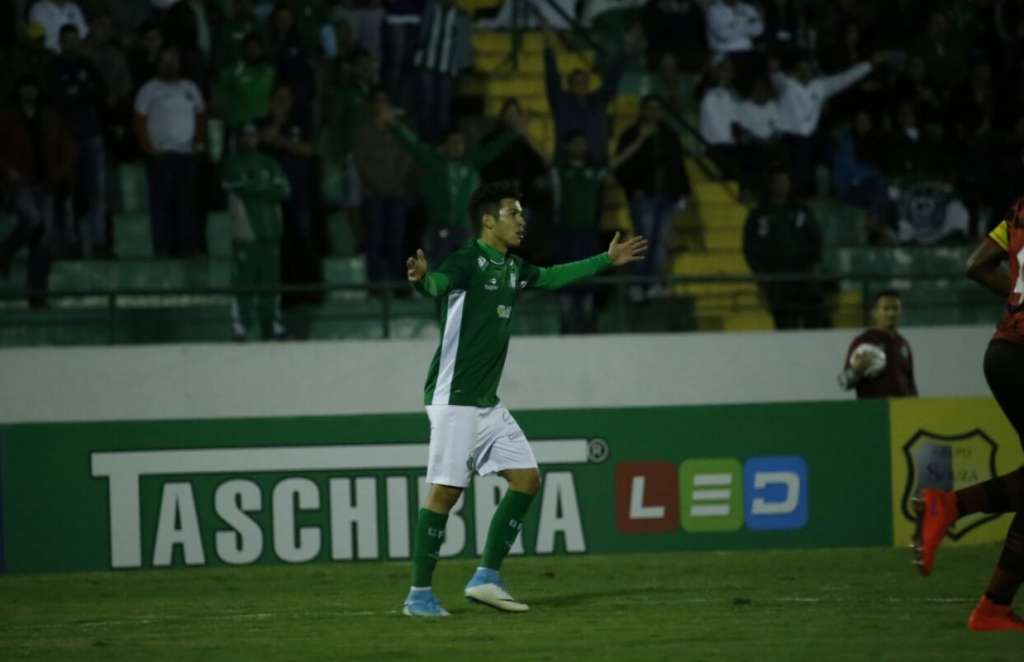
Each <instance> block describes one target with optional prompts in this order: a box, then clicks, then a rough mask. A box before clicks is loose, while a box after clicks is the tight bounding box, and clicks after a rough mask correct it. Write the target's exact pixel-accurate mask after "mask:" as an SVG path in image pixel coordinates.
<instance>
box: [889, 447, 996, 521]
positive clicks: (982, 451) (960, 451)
mask: <svg viewBox="0 0 1024 662" xmlns="http://www.w3.org/2000/svg"><path fill="white" fill-rule="evenodd" d="M903 457H904V458H905V459H906V462H907V482H906V485H905V486H904V488H903V500H902V502H901V510H902V511H903V516H904V517H906V518H907V520H909V521H911V522H913V521H915V520H916V514H915V512H914V508H913V499H914V498H915V497H917V496H920V494H921V490H922V489H923V488H926V487H929V488H934V489H939V490H946V491H949V490H958V489H960V488H962V487H966V486H967V485H974V484H976V483H980V482H983V481H986V480H989V479H991V478H993V477H994V476H995V475H996V442H994V441H992V439H991V438H990V437H989V436H988V435H987V434H985V433H984V432H983V431H982V430H979V429H977V428H975V429H974V430H971V431H969V432H965V433H963V434H957V435H943V434H937V433H935V432H929V431H928V430H923V429H922V430H918V431H917V432H916V433H915V434H914V436H913V437H911V438H910V441H908V442H907V443H906V444H904V445H903ZM997 517H999V515H992V514H987V515H986V514H984V513H978V514H975V515H968V516H966V517H963V518H961V519H959V520H957V522H956V523H955V524H953V526H951V527H950V528H949V533H948V534H947V535H949V537H950V538H952V539H953V540H959V539H960V538H962V537H964V536H965V535H966V534H967V533H969V532H970V531H971V530H972V529H976V528H977V527H979V526H981V525H982V524H984V523H986V522H988V521H991V520H993V519H995V518H997Z"/></svg>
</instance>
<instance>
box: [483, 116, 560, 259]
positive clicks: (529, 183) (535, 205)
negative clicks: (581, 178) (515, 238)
mask: <svg viewBox="0 0 1024 662" xmlns="http://www.w3.org/2000/svg"><path fill="white" fill-rule="evenodd" d="M525 122H526V115H525V114H524V113H523V109H522V108H521V107H520V105H519V101H517V100H516V99H514V98H513V99H506V100H505V102H504V103H503V104H502V106H501V111H500V112H499V113H498V120H497V122H496V123H495V126H494V128H493V129H492V130H491V131H490V132H489V133H488V134H487V135H485V136H484V138H483V140H482V142H484V143H489V142H491V141H492V140H497V139H498V138H500V137H501V135H502V134H503V133H505V132H506V131H517V132H518V130H519V127H521V126H524V125H525ZM547 172H548V164H547V160H546V159H545V158H544V155H543V153H542V151H541V149H540V148H539V147H538V146H537V145H536V143H535V142H534V141H533V138H532V137H531V136H530V134H529V132H523V133H521V134H519V136H518V138H517V139H516V141H515V142H513V143H512V144H511V145H509V146H508V147H506V148H505V150H504V151H502V152H501V153H500V154H498V156H497V157H495V159H494V160H493V161H491V162H490V163H489V164H487V165H485V166H484V167H483V168H481V169H480V178H481V181H482V182H483V183H484V184H487V183H491V182H507V181H514V182H516V184H518V187H519V192H520V195H521V196H522V197H521V198H520V201H521V202H522V204H523V216H524V217H525V218H526V223H527V226H528V227H529V232H527V233H526V237H525V238H524V239H523V243H522V245H521V246H520V247H519V254H520V255H521V256H522V257H523V259H525V260H527V261H528V262H533V263H534V264H548V263H549V262H550V260H549V258H550V248H551V246H550V245H551V243H552V237H551V236H550V235H551V221H550V218H549V216H550V208H549V207H550V201H549V200H548V197H547V195H546V191H544V190H543V189H544V186H543V185H542V184H543V182H544V180H545V176H546V175H547Z"/></svg>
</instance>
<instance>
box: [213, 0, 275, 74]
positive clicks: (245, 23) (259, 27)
mask: <svg viewBox="0 0 1024 662" xmlns="http://www.w3.org/2000/svg"><path fill="white" fill-rule="evenodd" d="M225 4H226V3H225ZM223 13H224V15H225V16H230V18H229V19H228V20H226V21H224V22H223V23H222V24H221V26H220V36H219V38H218V39H217V42H218V43H219V44H220V49H219V51H220V52H219V60H220V62H219V66H218V68H219V69H221V70H224V69H228V68H230V67H232V66H234V65H235V64H236V63H237V62H239V61H240V60H241V59H242V57H243V54H244V53H245V42H246V40H247V39H248V38H249V36H250V35H252V34H257V35H259V37H260V38H261V39H264V38H266V35H265V34H264V33H265V32H266V28H265V27H264V25H263V24H262V23H261V22H260V20H259V19H258V18H257V17H256V12H255V11H254V9H253V2H252V0H234V4H233V9H232V10H231V11H230V12H228V11H225V12H223Z"/></svg>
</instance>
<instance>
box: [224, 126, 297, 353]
mask: <svg viewBox="0 0 1024 662" xmlns="http://www.w3.org/2000/svg"><path fill="white" fill-rule="evenodd" d="M259 145H260V136H259V131H258V129H257V128H256V125H255V124H253V123H252V122H247V123H246V124H244V125H242V127H241V129H240V132H239V140H238V151H237V152H236V153H235V154H232V155H231V156H229V157H227V159H225V161H224V190H225V191H226V192H227V194H228V210H229V211H230V212H231V227H232V233H233V237H232V240H233V241H232V254H233V260H234V264H233V265H232V266H233V268H232V270H231V271H232V284H233V285H234V287H236V288H238V289H257V288H275V287H279V286H280V285H281V232H282V223H281V201H282V200H285V199H287V198H288V195H289V194H290V193H291V190H290V187H289V185H288V178H287V177H285V174H284V172H283V171H282V170H281V166H279V165H278V164H277V161H275V160H274V159H272V158H270V157H269V156H267V155H266V154H264V153H262V152H261V151H260V149H259ZM231 313H232V315H231V317H232V322H233V333H234V339H235V340H236V341H238V342H244V341H245V340H248V338H249V333H250V329H254V328H256V329H259V333H260V336H261V337H262V338H263V339H268V338H274V339H282V338H284V335H285V329H284V326H283V325H282V323H281V305H280V297H279V296H278V295H276V294H274V293H272V292H259V293H256V292H245V293H242V294H239V295H238V296H237V297H236V299H235V303H234V305H233V306H232V310H231Z"/></svg>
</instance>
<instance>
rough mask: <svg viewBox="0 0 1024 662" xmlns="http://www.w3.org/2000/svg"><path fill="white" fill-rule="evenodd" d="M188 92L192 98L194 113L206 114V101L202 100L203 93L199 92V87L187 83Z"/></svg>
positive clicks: (190, 82) (189, 82)
mask: <svg viewBox="0 0 1024 662" xmlns="http://www.w3.org/2000/svg"><path fill="white" fill-rule="evenodd" d="M188 91H189V95H190V96H191V98H192V105H193V106H195V110H196V113H205V112H206V100H205V99H203V93H202V92H201V91H200V90H199V86H198V85H196V84H195V83H193V82H192V81H188Z"/></svg>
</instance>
